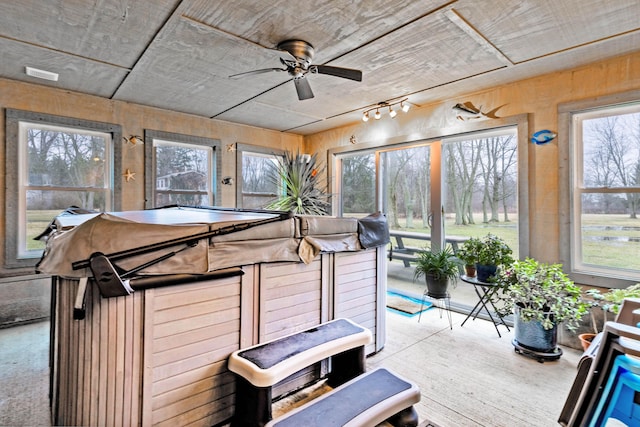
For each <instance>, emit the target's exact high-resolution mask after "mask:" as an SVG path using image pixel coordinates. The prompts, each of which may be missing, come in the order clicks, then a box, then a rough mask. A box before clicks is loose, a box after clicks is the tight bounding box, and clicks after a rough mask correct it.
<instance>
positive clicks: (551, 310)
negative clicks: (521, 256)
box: [492, 258, 590, 331]
mask: <svg viewBox="0 0 640 427" xmlns="http://www.w3.org/2000/svg"><path fill="white" fill-rule="evenodd" d="M495 283H496V284H497V286H498V287H499V288H498V290H497V292H495V293H494V294H493V296H492V300H493V302H494V304H496V306H497V307H498V312H499V313H500V315H502V316H506V315H508V314H511V313H513V311H514V309H515V308H516V306H518V307H520V316H521V319H522V320H523V321H525V322H529V321H539V322H540V323H541V324H542V326H543V328H544V329H546V330H549V329H552V328H553V326H554V325H555V324H558V323H561V322H564V324H565V325H566V326H567V328H568V329H569V330H572V331H573V330H575V329H576V328H577V327H578V325H579V322H580V319H582V317H583V316H584V315H585V314H587V313H588V312H589V306H590V305H589V303H588V302H586V301H585V300H584V299H583V298H582V289H581V288H580V287H579V286H577V285H576V284H574V283H573V281H572V280H571V279H570V278H569V277H568V276H567V275H566V274H565V273H564V272H563V271H562V265H561V264H545V263H541V262H538V261H536V260H535V259H533V258H527V259H526V260H524V261H514V262H513V263H512V264H511V265H509V266H508V267H507V268H506V269H504V270H502V271H501V272H500V273H499V274H498V276H497V277H496V279H495Z"/></svg>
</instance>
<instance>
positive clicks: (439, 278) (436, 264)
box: [414, 247, 460, 298]
mask: <svg viewBox="0 0 640 427" xmlns="http://www.w3.org/2000/svg"><path fill="white" fill-rule="evenodd" d="M417 255H418V257H417V258H418V259H417V261H415V263H416V266H415V271H414V280H415V279H418V278H420V277H422V276H424V277H425V281H426V283H427V295H429V296H430V297H431V298H446V297H447V296H448V295H449V294H448V287H449V283H450V282H451V283H452V286H455V284H456V279H457V278H458V267H459V265H460V261H459V260H458V258H456V256H455V255H454V253H453V249H451V248H450V247H445V248H444V249H442V250H441V251H431V250H421V251H419V252H418V253H417Z"/></svg>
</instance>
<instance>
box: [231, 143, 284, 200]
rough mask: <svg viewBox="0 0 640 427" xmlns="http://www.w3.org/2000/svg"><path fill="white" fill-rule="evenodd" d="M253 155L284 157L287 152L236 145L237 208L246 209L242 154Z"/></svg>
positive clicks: (248, 145)
mask: <svg viewBox="0 0 640 427" xmlns="http://www.w3.org/2000/svg"><path fill="white" fill-rule="evenodd" d="M243 153H251V154H254V155H257V156H284V154H285V151H284V150H279V149H275V148H270V147H262V146H260V145H252V144H243V143H240V142H238V143H236V203H235V206H236V207H237V208H240V209H242V208H244V206H243V196H244V189H243V188H242V183H243V182H244V181H243V179H242V173H243V171H242V154H243Z"/></svg>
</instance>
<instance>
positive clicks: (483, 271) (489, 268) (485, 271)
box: [476, 264, 498, 282]
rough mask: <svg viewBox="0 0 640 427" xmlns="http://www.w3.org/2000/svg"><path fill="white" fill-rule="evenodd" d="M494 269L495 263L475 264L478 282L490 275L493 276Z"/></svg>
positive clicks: (496, 267)
mask: <svg viewBox="0 0 640 427" xmlns="http://www.w3.org/2000/svg"><path fill="white" fill-rule="evenodd" d="M496 271H498V266H496V265H485V264H476V277H477V278H478V281H480V282H486V281H487V280H489V278H490V277H492V276H495V275H496Z"/></svg>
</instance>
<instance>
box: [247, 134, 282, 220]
mask: <svg viewBox="0 0 640 427" xmlns="http://www.w3.org/2000/svg"><path fill="white" fill-rule="evenodd" d="M236 155H237V164H236V168H237V169H236V170H237V171H238V172H237V173H238V175H237V177H236V182H237V183H238V185H237V186H236V189H237V193H236V206H237V207H238V208H243V209H262V208H264V206H266V205H267V204H268V203H269V202H270V201H272V200H273V199H275V198H276V197H278V194H279V191H280V189H279V188H278V185H277V183H275V182H273V180H272V179H270V178H269V173H270V172H269V171H270V170H272V167H271V166H272V165H271V164H273V163H274V162H276V156H282V155H283V152H282V151H281V150H274V149H271V148H265V147H259V146H255V145H248V144H236Z"/></svg>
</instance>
